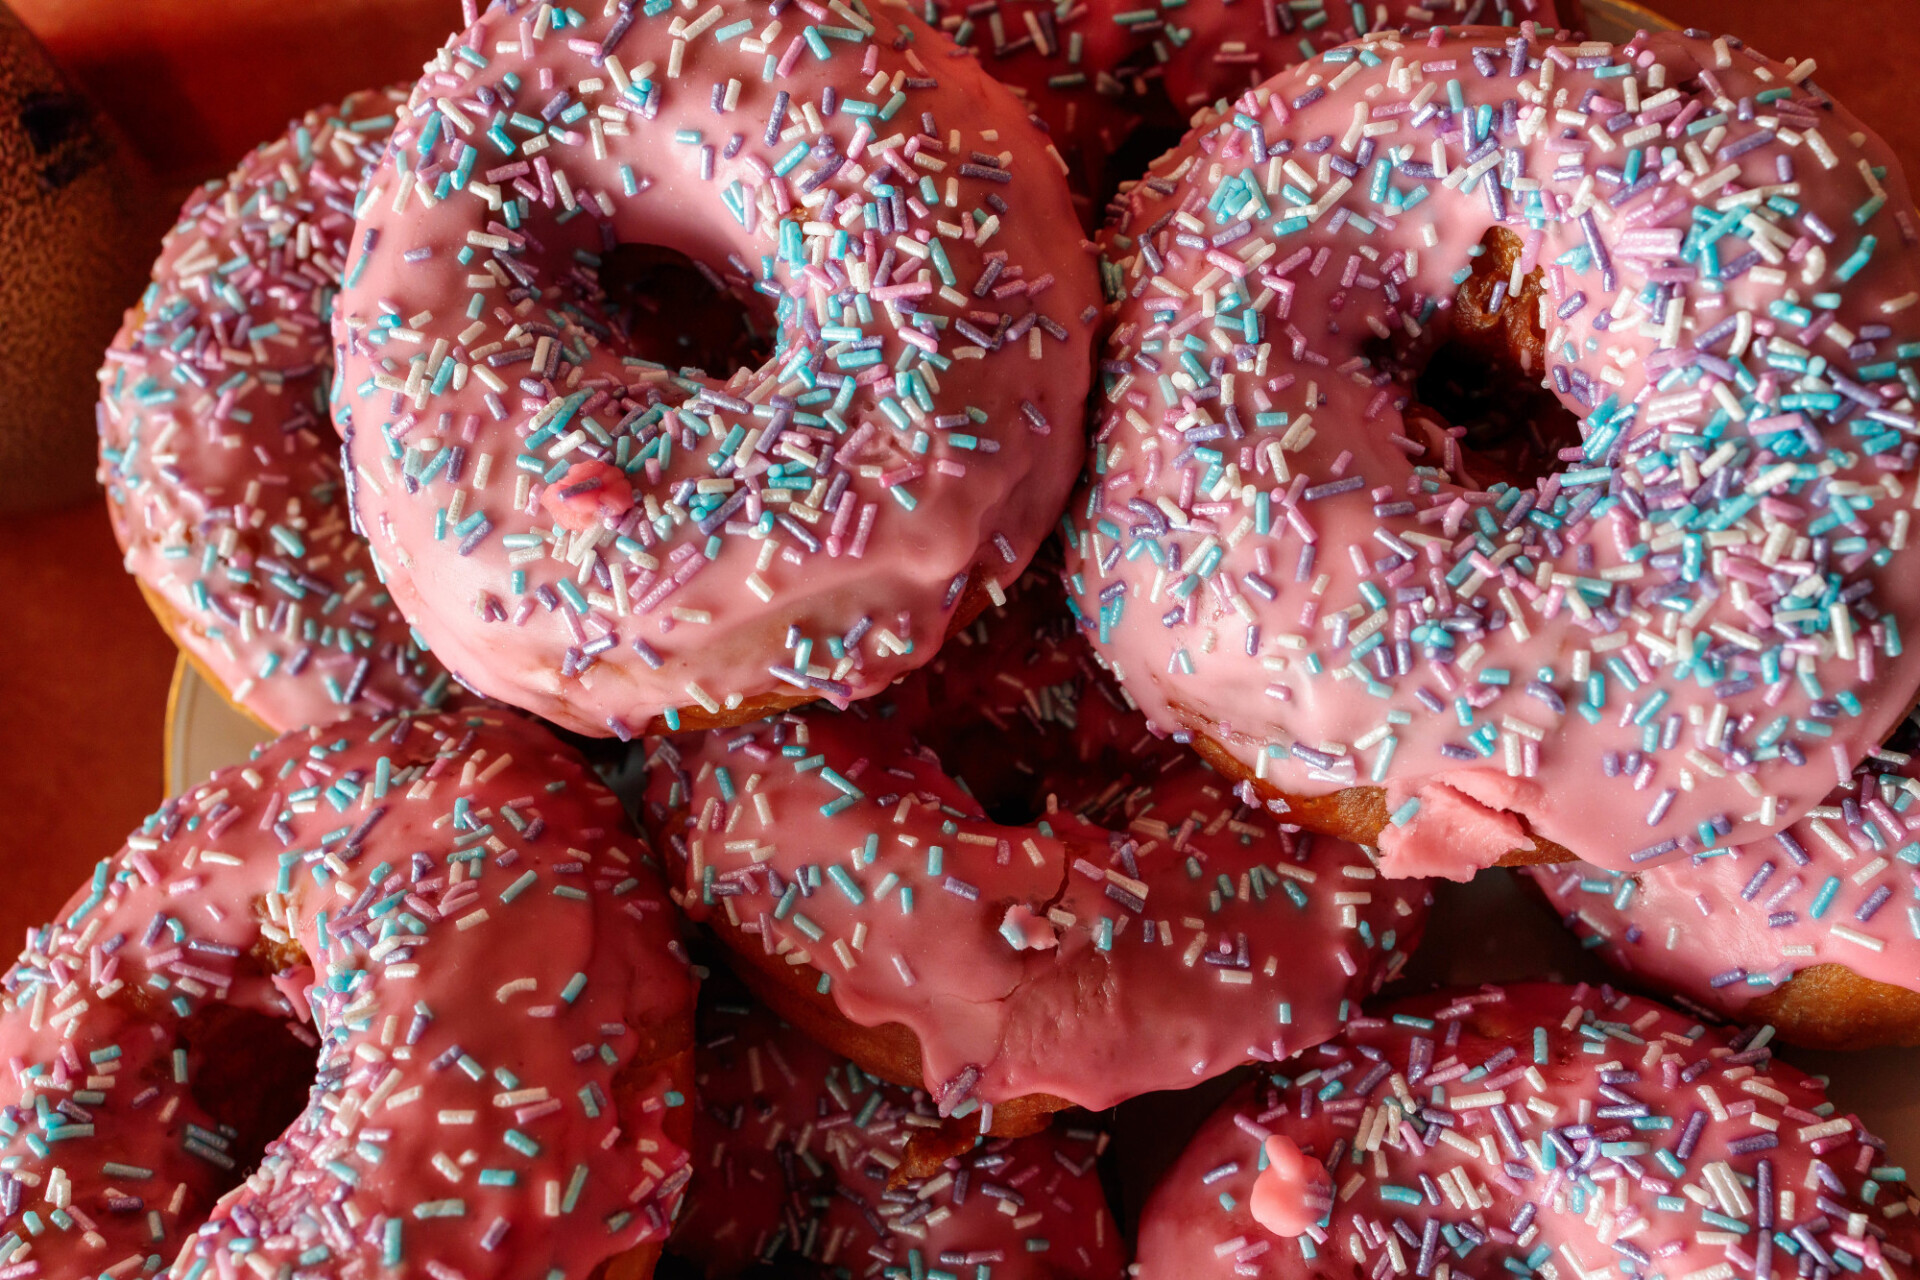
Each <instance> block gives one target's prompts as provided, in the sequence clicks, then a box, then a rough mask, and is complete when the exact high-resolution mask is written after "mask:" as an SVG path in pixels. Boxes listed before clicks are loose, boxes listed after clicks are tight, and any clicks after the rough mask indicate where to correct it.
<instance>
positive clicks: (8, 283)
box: [0, 4, 158, 514]
mask: <svg viewBox="0 0 1920 1280" xmlns="http://www.w3.org/2000/svg"><path fill="white" fill-rule="evenodd" d="M147 182H148V179H147V176H146V174H145V172H144V170H143V169H142V168H141V166H140V165H139V163H138V162H137V161H135V160H134V158H133V156H132V154H131V153H130V152H129V151H128V149H127V147H126V144H125V143H124V142H123V141H122V140H121V138H120V137H119V135H118V134H117V133H116V132H115V131H114V130H113V128H112V127H111V126H110V125H109V124H108V122H107V121H106V119H105V118H104V117H103V116H102V114H101V113H100V112H99V111H98V110H96V109H95V107H94V106H93V104H92V103H90V102H88V100H87V99H86V97H85V95H84V94H82V93H80V92H79V91H78V90H77V89H75V88H74V87H73V86H72V85H70V84H69V83H68V82H67V81H66V80H65V79H64V78H63V77H62V76H61V74H60V72H59V70H58V69H57V68H56V67H55V65H54V63H53V61H52V59H51V58H49V57H48V56H47V54H46V52H45V51H44V50H43V49H42V48H41V47H40V45H39V44H38V43H37V42H36V41H35V40H34V39H33V37H32V35H31V34H30V33H29V32H28V31H27V30H26V29H25V28H24V27H22V26H21V25H20V24H19V22H18V21H16V20H15V18H14V17H13V15H12V14H11V13H10V12H8V10H7V8H6V6H5V5H3V4H0V261H4V262H5V263H6V264H7V265H6V268H5V269H4V270H0V331H5V332H7V333H8V334H9V335H10V336H9V337H8V339H7V341H8V342H9V344H10V345H11V344H15V343H25V342H27V341H29V340H30V341H31V343H32V352H33V354H32V355H31V356H30V357H29V356H27V355H26V353H25V348H24V347H23V348H22V350H21V352H20V354H18V355H15V356H11V357H9V358H8V359H6V360H4V361H0V512H5V513H8V514H13V513H16V512H27V511H43V510H46V509H48V508H50V507H58V506H62V505H65V504H67V503H71V502H76V501H78V500H80V499H81V497H83V496H84V495H85V493H86V492H87V490H88V488H89V486H90V482H91V477H92V474H93V399H94V382H93V371H94V369H95V368H96V367H97V366H98V364H99V351H100V348H101V347H104V346H105V345H106V343H107V339H108V338H110V337H112V336H113V330H114V327H115V326H116V325H118V324H119V323H120V311H121V308H123V307H125V306H126V304H127V301H128V299H129V298H131V297H133V296H134V295H135V294H137V293H138V292H139V290H140V285H141V283H142V282H143V281H144V280H145V278H146V272H145V271H143V270H142V269H141V268H142V262H141V259H142V258H144V257H145V256H146V252H147V248H148V246H149V245H151V243H152V236H151V235H149V232H155V231H157V230H158V228H157V227H155V226H151V225H149V224H150V223H151V222H153V221H154V219H151V218H149V217H148V216H147V207H148V205H149V203H150V201H149V200H148V198H147V195H148V193H147Z"/></svg>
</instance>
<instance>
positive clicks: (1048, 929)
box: [646, 592, 1428, 1133]
mask: <svg viewBox="0 0 1920 1280" xmlns="http://www.w3.org/2000/svg"><path fill="white" fill-rule="evenodd" d="M1031 595H1037V596H1039V598H1040V599H1042V600H1048V599H1057V597H1051V596H1049V595H1046V594H1042V593H1039V592H1033V593H1031ZM1033 608H1034V606H1033V605H1032V604H1031V602H1030V598H1029V593H1023V596H1022V598H1021V599H1019V600H1016V601H1015V602H1014V603H1013V605H1012V606H1011V608H1010V610H1009V611H1008V614H1007V616H1006V617H1004V618H998V617H997V618H995V619H993V621H992V623H991V624H979V638H978V642H977V646H976V645H968V646H967V647H966V650H964V651H963V650H961V646H959V645H958V644H956V645H952V646H949V650H948V653H949V655H950V656H951V657H952V661H953V664H954V665H957V666H960V667H963V668H964V667H966V666H969V665H971V664H973V663H976V662H984V663H986V664H988V665H987V667H986V668H985V669H987V670H992V671H994V672H995V673H996V675H995V678H994V679H993V680H991V681H988V680H984V679H980V678H979V676H978V672H979V671H980V670H981V668H978V667H976V668H975V669H974V674H968V673H967V672H965V671H964V670H963V671H960V672H957V673H956V672H951V671H945V672H943V671H941V670H938V669H936V670H933V671H929V672H925V673H922V674H921V675H919V676H916V678H915V680H913V681H909V682H908V684H907V687H906V688H905V689H904V690H903V691H902V693H901V694H900V695H898V696H897V700H895V699H893V698H889V699H885V700H881V701H880V702H879V703H876V704H875V706H874V707H873V708H872V709H871V711H870V712H868V711H867V710H866V709H863V708H855V709H854V711H853V712H849V713H834V712H831V711H824V710H823V711H818V712H812V713H795V714H789V715H787V716H783V717H779V718H776V719H772V720H768V721H763V722H761V723H759V724H756V725H752V726H748V727H745V728H742V729H739V730H734V731H725V730H717V731H714V732H711V733H708V734H706V735H704V736H702V737H697V738H686V739H679V738H675V739H661V740H658V741H656V742H655V743H653V744H652V758H651V764H652V766H653V776H652V778H651V780H650V784H649V786H648V790H647V803H646V821H647V822H648V823H649V824H651V825H653V826H654V827H655V829H656V830H658V831H659V832H660V833H661V836H662V838H661V841H660V843H661V845H662V848H663V851H668V852H670V854H671V857H672V860H673V861H674V862H675V863H676V864H677V866H678V867H679V877H680V883H681V885H682V886H683V888H684V903H685V906H686V908H687V910H688V912H689V914H691V915H692V916H693V917H694V918H695V919H696V920H700V921H705V922H709V923H711V924H712V925H713V926H714V927H715V929H716V930H717V931H718V933H719V936H720V938H721V940H722V942H723V943H725V944H726V945H727V946H728V948H729V949H730V950H731V951H732V952H733V954H734V957H735V964H736V968H738V969H739V970H740V971H741V973H742V976H743V977H745V978H746V979H747V980H748V981H749V983H750V984H751V985H753V986H754V987H755V989H756V990H758V991H760V992H762V993H763V994H765V995H766V996H767V998H768V999H769V1000H771V1001H773V1002H774V1004H775V1007H776V1008H777V1009H779V1010H780V1011H781V1012H783V1013H784V1014H786V1015H787V1016H788V1017H790V1018H793V1019H795V1020H797V1021H800V1024H801V1025H802V1026H803V1028H804V1029H806V1030H808V1031H809V1032H811V1033H813V1034H815V1035H816V1036H818V1037H819V1038H822V1039H824V1040H825V1042H826V1043H827V1044H828V1045H829V1046H830V1047H832V1048H834V1049H836V1050H838V1051H840V1052H842V1053H845V1054H846V1055H847V1056H849V1057H852V1058H854V1059H855V1060H856V1061H858V1062H860V1063H861V1065H862V1067H863V1068H865V1069H866V1070H869V1071H872V1072H874V1073H876V1074H878V1075H881V1076H883V1077H885V1078H887V1079H890V1080H893V1081H894V1082H895V1083H899V1084H904V1085H908V1086H914V1087H920V1086H924V1087H925V1088H926V1090H927V1091H928V1092H929V1093H930V1094H932V1095H933V1097H934V1098H935V1100H936V1101H937V1102H938V1104H939V1108H940V1112H941V1114H942V1115H943V1116H968V1115H971V1114H972V1113H973V1112H974V1111H975V1110H976V1109H979V1108H981V1107H983V1106H984V1108H985V1110H986V1113H987V1114H986V1115H985V1116H983V1117H982V1119H981V1121H980V1127H981V1131H983V1132H985V1131H988V1130H989V1129H993V1126H995V1125H996V1124H997V1125H998V1126H999V1127H998V1128H997V1129H993V1131H996V1132H1003V1133H1004V1132H1019V1131H1021V1130H1022V1129H1023V1128H1024V1127H1025V1126H1026V1125H1027V1124H1028V1123H1030V1122H1031V1121H1032V1119H1033V1117H1034V1116H1035V1115H1043V1114H1044V1113H1045V1112H1047V1111H1049V1110H1053V1109H1057V1108H1059V1107H1062V1106H1065V1105H1067V1104H1073V1105H1078V1106H1083V1107H1088V1108H1092V1109H1100V1108H1104V1107H1109V1106H1112V1105H1114V1104H1116V1103H1118V1102H1121V1101H1123V1100H1125V1099H1127V1098H1130V1097H1135V1096H1137V1095H1139V1094H1142V1093H1146V1092H1149V1091H1152V1090H1157V1089H1177V1088H1184V1087H1187V1086H1190V1085H1193V1084H1197V1083H1199V1082H1201V1081H1203V1080H1206V1079H1208V1078H1210V1077H1213V1076H1216V1075H1219V1074H1221V1073H1222V1072H1225V1071H1227V1070H1230V1069H1231V1068H1233V1067H1236V1066H1238V1065H1240V1064H1241V1063H1243V1062H1247V1061H1249V1060H1258V1061H1277V1060H1279V1059H1282V1058H1285V1057H1286V1056H1287V1055H1288V1054H1291V1053H1296V1052H1298V1051H1300V1050H1302V1049H1304V1048H1307V1047H1309V1046H1311V1045H1314V1044H1318V1043H1320V1042H1321V1041H1323V1040H1326V1039H1328V1038H1329V1037H1331V1036H1333V1035H1335V1034H1337V1033H1338V1031H1339V1029H1340V1027H1341V1025H1342V1024H1343V1023H1344V1021H1345V1020H1346V1018H1347V1017H1348V1016H1350V1015H1352V1014H1353V1013H1356V1012H1357V1011H1358V1001H1359V1000H1360V999H1361V998H1363V997H1365V996H1367V995H1370V994H1371V993H1372V992H1374V991H1375V990H1377V989H1378V987H1379V985H1380V984H1381V983H1382V982H1384V981H1385V980H1386V979H1387V978H1388V977H1390V976H1391V975H1392V974H1393V973H1395V972H1396V971H1397V970H1398V968H1399V967H1400V965H1401V964H1402V963H1403V962H1404V960H1405V958H1406V956H1407V954H1408V953H1409V952H1410V951H1411V949H1412V947H1413V946H1414V944H1415V943H1416V942H1417V941H1418V937H1419V933H1420V931H1421V928H1422V927H1423V925H1424V923H1425V919H1426V911H1427V905H1428V894H1427V892H1426V889H1425V886H1424V885H1421V884H1417V883H1416V884H1390V883H1387V882H1383V881H1381V880H1380V879H1379V878H1378V875H1377V872H1376V871H1375V868H1374V866H1373V863H1372V860H1371V858H1370V857H1369V855H1368V853H1367V852H1366V851H1365V850H1362V849H1361V848H1359V847H1357V846H1354V845H1349V844H1345V843H1342V842H1340V841H1336V840H1331V839H1328V838H1326V837H1314V836H1311V835H1306V834H1301V833H1298V832H1296V831H1294V830H1293V829H1291V828H1287V827H1283V826H1281V825H1280V824H1279V823H1278V822H1277V821H1276V820H1274V819H1273V818H1272V817H1271V816H1270V815H1268V814H1266V813H1265V812H1264V811H1263V810H1261V809H1260V808H1259V807H1258V806H1257V805H1248V804H1246V803H1243V802H1242V801H1241V800H1240V799H1239V798H1238V797H1237V796H1236V795H1235V794H1234V789H1233V787H1232V786H1231V784H1230V783H1228V782H1227V781H1226V780H1225V779H1223V778H1221V777H1220V776H1219V775H1218V774H1216V773H1214V772H1213V771H1212V770H1211V769H1209V768H1208V767H1207V766H1206V765H1205V764H1204V763H1202V762H1201V761H1200V760H1199V759H1197V758H1196V757H1194V756H1193V755H1192V754H1191V753H1188V752H1184V751H1179V750H1178V749H1172V750H1169V749H1168V748H1166V747H1158V748H1157V749H1156V748H1151V747H1150V748H1149V749H1147V750H1146V751H1144V752H1143V753H1140V754H1137V755H1136V754H1135V753H1134V752H1133V751H1132V750H1130V749H1129V747H1130V745H1131V740H1139V739H1145V740H1148V741H1149V742H1150V741H1151V739H1150V738H1149V735H1148V734H1147V733H1146V731H1145V726H1144V725H1143V724H1142V723H1141V722H1140V720H1139V718H1138V716H1136V715H1132V714H1130V713H1125V712H1124V709H1123V708H1121V707H1119V706H1118V704H1117V701H1115V702H1109V701H1107V698H1108V696H1110V695H1106V694H1104V693H1103V692H1101V691H1099V690H1098V689H1097V688H1096V686H1095V684H1094V682H1093V681H1091V680H1090V679H1089V676H1088V670H1087V668H1088V663H1087V660H1086V657H1085V655H1084V652H1083V651H1082V650H1081V649H1080V648H1079V647H1078V645H1077V642H1075V641H1074V640H1073V638H1072V637H1071V636H1056V637H1055V640H1054V642H1052V643H1049V642H1047V640H1046V639H1045V638H1044V637H1043V638H1042V640H1041V641H1039V642H1038V643H1035V644H1034V645H1033V647H1032V648H1030V649H1029V648H1026V647H1025V645H1026V641H1025V640H1024V637H1025V636H1027V635H1029V634H1031V631H1030V629H1029V628H1028V626H1027V625H1026V619H1027V618H1028V617H1030V616H1031V614H1032V611H1033ZM965 634H967V633H963V635H965ZM941 680H944V681H946V682H947V689H948V692H949V695H952V694H954V693H956V692H958V694H959V699H960V700H956V701H949V700H948V698H947V697H943V696H941V695H940V694H939V693H938V692H936V693H934V694H933V695H931V696H926V695H922V694H917V693H915V692H914V688H915V686H916V685H918V684H921V683H923V682H932V681H941ZM996 691H997V692H996ZM929 705H930V706H932V707H934V708H936V711H935V712H934V713H933V714H932V715H927V714H926V713H925V711H924V710H920V708H924V707H927V706H929ZM1026 709H1032V710H1033V711H1034V712H1035V718H1034V719H1033V720H1031V721H1028V720H1025V719H1024V717H1023V711H1024V710H1026ZM969 717H972V719H971V720H970V719H969ZM1123 725H1124V726H1130V728H1129V729H1125V730H1123V729H1121V728H1120V726H1123ZM983 726H992V728H991V729H984V731H983ZM1076 726H1078V727H1076ZM916 733H918V734H919V735H920V736H919V737H916V736H915V734H916ZM1048 738H1055V739H1060V740H1064V745H1063V744H1062V742H1060V741H1054V742H1049V741H1047V739H1048ZM996 739H997V747H996V746H993V745H985V744H991V743H994V741H995V740H996ZM995 749H997V750H999V751H1000V752H1002V753H1004V754H1005V756H1006V757H1007V758H1009V759H1018V760H1026V761H1033V762H1035V765H1034V769H1035V773H1036V776H1035V777H1033V778H1032V779H1031V781H1030V782H1028V781H1022V779H1021V778H1019V777H1018V776H1017V774H1018V771H1017V770H1012V771H1009V770H1002V769H1001V768H999V767H997V766H996V765H994V764H993V763H991V762H989V763H988V764H987V765H986V767H985V768H983V769H982V770H981V771H980V776H982V777H983V778H984V779H985V782H986V785H984V786H983V787H981V788H978V789H976V788H974V787H971V786H970V785H969V784H968V782H967V781H965V780H963V779H962V778H961V777H959V776H957V775H956V774H954V773H950V772H949V771H948V770H947V768H946V767H945V766H944V765H943V763H942V761H943V759H953V760H954V761H955V764H956V767H958V768H960V769H962V770H967V771H969V772H970V771H971V765H970V763H969V762H970V761H972V760H974V759H976V758H978V756H979V755H980V754H981V752H982V751H983V750H995ZM936 753H944V755H941V754H936ZM1082 753H1084V759H1085V761H1086V763H1085V764H1084V765H1077V764H1076V757H1081V756H1082ZM983 804H985V805H991V806H992V808H991V809H988V808H983ZM991 814H997V815H998V816H999V818H1000V820H999V821H996V820H995V818H994V817H993V816H990V815H991Z"/></svg>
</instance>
